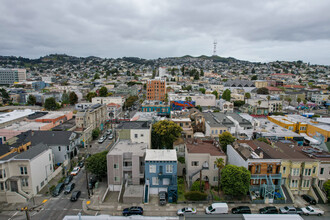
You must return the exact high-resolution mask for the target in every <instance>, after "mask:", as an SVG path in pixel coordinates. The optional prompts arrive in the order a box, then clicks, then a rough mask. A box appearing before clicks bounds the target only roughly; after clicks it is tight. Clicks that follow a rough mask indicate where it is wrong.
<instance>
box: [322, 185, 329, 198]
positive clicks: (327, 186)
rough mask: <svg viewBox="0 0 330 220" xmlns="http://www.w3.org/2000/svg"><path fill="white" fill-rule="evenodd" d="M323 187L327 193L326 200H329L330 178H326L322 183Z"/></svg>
mask: <svg viewBox="0 0 330 220" xmlns="http://www.w3.org/2000/svg"><path fill="white" fill-rule="evenodd" d="M323 189H324V191H325V192H326V193H327V196H328V200H330V180H327V181H326V182H325V183H324V184H323Z"/></svg>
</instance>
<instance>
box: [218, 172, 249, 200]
mask: <svg viewBox="0 0 330 220" xmlns="http://www.w3.org/2000/svg"><path fill="white" fill-rule="evenodd" d="M250 179H251V173H250V172H249V171H248V170H247V169H246V168H245V167H238V166H235V165H226V166H225V168H223V169H222V172H221V187H222V189H223V192H224V193H225V194H226V195H231V196H244V195H246V194H247V193H248V191H249V188H250Z"/></svg>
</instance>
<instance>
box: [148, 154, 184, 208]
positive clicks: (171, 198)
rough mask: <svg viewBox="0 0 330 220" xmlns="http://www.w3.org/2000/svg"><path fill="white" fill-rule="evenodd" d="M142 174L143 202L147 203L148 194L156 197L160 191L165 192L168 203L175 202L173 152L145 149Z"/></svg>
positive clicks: (175, 188)
mask: <svg viewBox="0 0 330 220" xmlns="http://www.w3.org/2000/svg"><path fill="white" fill-rule="evenodd" d="M144 173H145V190H144V192H145V193H144V202H146V203H148V202H149V194H156V195H158V193H159V192H160V191H165V192H167V196H168V198H167V201H168V202H170V203H172V202H176V201H177V198H178V185H177V155H176V151H175V150H151V149H147V151H146V157H145V171H144Z"/></svg>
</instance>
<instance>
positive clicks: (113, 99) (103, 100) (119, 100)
mask: <svg viewBox="0 0 330 220" xmlns="http://www.w3.org/2000/svg"><path fill="white" fill-rule="evenodd" d="M110 103H115V104H117V105H120V106H123V105H124V103H125V98H124V97H122V96H109V97H94V98H92V104H105V105H108V104H110Z"/></svg>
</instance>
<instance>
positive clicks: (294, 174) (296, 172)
mask: <svg viewBox="0 0 330 220" xmlns="http://www.w3.org/2000/svg"><path fill="white" fill-rule="evenodd" d="M299 171H300V169H299V168H292V171H291V173H292V176H299V173H300V172H299Z"/></svg>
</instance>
